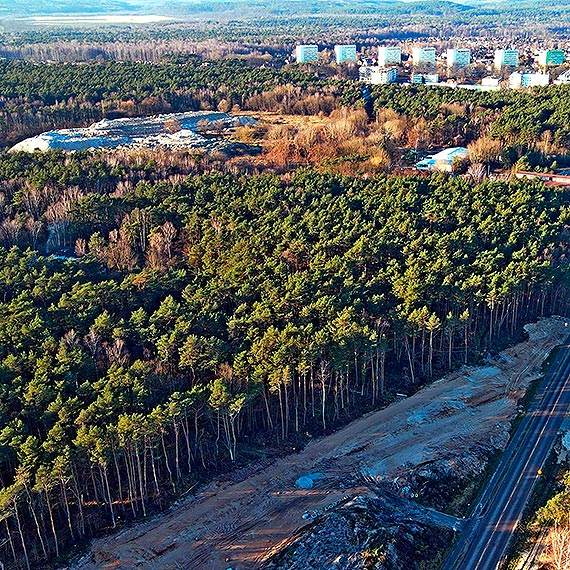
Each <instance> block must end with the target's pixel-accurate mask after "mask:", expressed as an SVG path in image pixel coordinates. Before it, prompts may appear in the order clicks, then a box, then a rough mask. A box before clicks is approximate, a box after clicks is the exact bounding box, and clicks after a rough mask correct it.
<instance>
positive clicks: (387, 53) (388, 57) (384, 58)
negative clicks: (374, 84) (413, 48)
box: [378, 46, 402, 67]
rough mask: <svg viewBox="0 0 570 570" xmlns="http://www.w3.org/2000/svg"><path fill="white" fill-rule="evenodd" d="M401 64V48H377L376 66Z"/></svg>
mask: <svg viewBox="0 0 570 570" xmlns="http://www.w3.org/2000/svg"><path fill="white" fill-rule="evenodd" d="M401 63H402V48H399V47H395V46H380V47H379V48H378V65H379V66H380V67H388V66H389V65H400V64H401Z"/></svg>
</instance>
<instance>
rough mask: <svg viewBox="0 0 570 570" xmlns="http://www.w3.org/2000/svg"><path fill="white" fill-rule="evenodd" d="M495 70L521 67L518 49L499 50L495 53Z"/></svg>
mask: <svg viewBox="0 0 570 570" xmlns="http://www.w3.org/2000/svg"><path fill="white" fill-rule="evenodd" d="M494 63H495V69H502V68H503V67H518V66H519V50H518V49H498V50H496V51H495V61H494Z"/></svg>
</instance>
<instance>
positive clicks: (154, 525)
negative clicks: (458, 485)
mask: <svg viewBox="0 0 570 570" xmlns="http://www.w3.org/2000/svg"><path fill="white" fill-rule="evenodd" d="M525 330H526V332H527V334H528V337H529V340H527V341H525V342H522V343H519V344H517V345H515V346H513V347H511V348H509V349H506V350H504V351H503V352H501V353H499V354H498V355H497V356H496V357H495V358H492V359H491V358H488V359H487V361H486V362H485V364H484V365H483V366H477V367H475V366H469V367H462V368H461V369H460V370H458V371H456V372H453V373H451V374H448V375H447V376H445V377H444V378H442V379H441V380H439V381H437V382H435V383H433V384H431V385H429V386H427V387H425V388H423V389H421V390H419V391H418V392H417V393H415V394H413V395H412V396H410V397H409V398H406V399H403V400H401V401H398V402H395V403H393V404H392V405H390V406H388V407H387V408H385V409H383V410H380V411H376V412H372V413H370V414H368V415H366V416H364V417H362V418H360V419H358V420H356V421H354V422H352V423H351V424H349V425H348V426H346V427H345V428H344V429H341V430H340V431H338V432H337V433H335V434H332V435H330V436H327V437H323V438H319V439H315V440H314V441H312V442H311V443H310V444H308V445H307V446H306V447H305V449H304V450H302V451H301V452H300V453H294V454H291V455H288V456H286V457H282V458H280V459H278V460H276V461H274V462H273V463H272V464H270V465H267V463H266V464H265V465H260V466H258V468H257V472H255V471H252V469H251V468H250V469H249V470H248V472H247V473H241V474H240V473H237V474H234V476H233V478H232V480H227V481H220V480H219V481H215V482H212V483H211V484H209V485H207V486H205V487H204V488H202V489H200V490H199V491H198V492H197V493H196V494H195V495H194V496H192V497H189V498H187V499H186V500H185V501H184V502H183V503H182V504H180V505H178V506H176V507H173V508H172V509H171V511H170V512H169V513H167V514H163V515H159V516H157V517H155V518H153V519H152V520H150V521H149V522H146V523H144V524H139V525H135V526H133V527H131V528H128V529H126V530H124V531H122V532H120V533H118V534H117V535H115V536H112V537H107V538H102V539H99V540H96V541H95V542H94V543H93V546H92V549H91V553H90V554H89V555H88V556H86V557H84V558H83V559H82V560H80V561H79V562H78V563H77V564H76V565H75V566H74V570H94V569H96V568H100V569H111V568H113V569H116V568H140V569H150V568H158V567H160V568H164V569H168V568H172V569H175V568H193V569H199V568H201V569H214V568H216V569H217V568H224V567H232V568H237V569H239V570H242V569H246V568H255V567H259V565H260V564H262V563H264V562H265V561H267V560H268V559H269V558H270V557H271V555H273V554H274V553H276V552H278V551H279V550H280V548H281V547H282V546H283V545H287V544H289V542H290V540H291V537H294V536H299V535H301V534H302V532H303V527H305V526H308V525H310V523H311V521H312V518H313V516H314V515H315V514H319V515H320V513H323V512H326V510H328V509H326V507H327V505H331V504H333V503H335V502H337V501H342V500H343V499H346V498H347V497H350V498H354V497H356V496H359V495H362V494H366V493H369V490H368V489H367V488H366V487H365V486H363V484H362V479H363V477H362V476H363V475H364V476H368V477H372V478H374V479H376V480H381V479H383V478H384V479H391V480H393V479H394V478H398V481H399V482H400V486H401V487H404V486H405V485H406V484H407V483H406V482H407V481H408V476H409V474H410V473H411V472H412V470H413V469H414V468H416V467H418V466H420V465H421V466H425V465H427V464H429V463H435V462H445V463H447V464H448V465H452V464H453V465H454V469H460V470H461V469H463V470H465V471H470V472H471V475H476V474H477V473H480V472H481V471H482V470H483V469H484V467H485V465H484V464H483V463H482V462H481V456H482V450H484V453H483V455H484V454H485V453H488V452H489V451H492V450H497V449H504V447H505V446H506V444H507V441H508V434H509V428H510V424H511V421H512V420H513V419H514V418H515V417H516V415H517V413H518V410H517V402H518V401H519V399H520V398H521V397H522V395H523V394H524V392H525V390H526V388H527V387H528V385H529V383H530V382H531V381H532V380H533V379H536V378H537V377H539V375H540V373H541V366H542V363H543V362H544V360H545V358H546V357H547V355H548V354H549V353H550V351H551V350H552V349H553V348H554V347H555V346H557V345H558V344H560V343H561V342H562V340H563V339H564V338H565V337H566V336H567V333H568V328H567V321H566V320H564V319H561V318H559V317H552V318H548V319H542V320H540V321H539V322H538V323H536V324H532V325H527V326H526V327H525ZM301 478H302V479H301ZM240 479H241V480H240ZM308 479H310V480H311V481H312V482H313V484H312V486H311V484H309V485H307V484H306V483H307V480H308ZM301 487H309V488H301ZM224 565H225V566H224Z"/></svg>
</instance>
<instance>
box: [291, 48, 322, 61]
mask: <svg viewBox="0 0 570 570" xmlns="http://www.w3.org/2000/svg"><path fill="white" fill-rule="evenodd" d="M295 59H296V60H297V63H311V62H315V61H318V60H319V48H318V46H316V45H300V46H297V47H296V48H295Z"/></svg>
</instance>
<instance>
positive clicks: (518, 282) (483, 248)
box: [0, 154, 570, 569]
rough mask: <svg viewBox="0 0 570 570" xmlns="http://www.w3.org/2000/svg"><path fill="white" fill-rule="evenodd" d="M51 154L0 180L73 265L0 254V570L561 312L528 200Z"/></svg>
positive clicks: (496, 193) (458, 182)
mask: <svg viewBox="0 0 570 570" xmlns="http://www.w3.org/2000/svg"><path fill="white" fill-rule="evenodd" d="M54 156H56V157H57V156H59V155H49V154H48V155H41V156H27V155H20V156H18V155H17V156H10V157H3V158H2V161H1V166H2V173H3V174H2V177H3V180H2V188H3V201H2V208H3V215H6V213H8V214H10V215H14V214H17V213H21V214H22V215H28V216H31V217H32V219H33V220H35V221H37V222H39V223H40V224H43V223H44V222H45V217H46V216H50V215H51V214H50V213H49V212H52V210H53V208H52V206H53V201H57V200H58V196H59V197H61V196H62V195H64V194H65V196H66V200H67V206H66V207H65V208H62V209H61V210H58V212H59V213H58V216H59V218H57V219H56V220H55V221H54V219H52V218H50V219H51V220H52V221H51V222H50V223H51V224H56V227H60V228H64V229H65V234H66V236H67V237H66V240H67V243H72V244H73V243H76V245H77V249H78V253H79V254H80V255H81V256H80V257H79V258H76V259H69V260H65V259H58V258H54V257H45V256H42V255H40V254H39V253H38V252H37V251H34V250H32V249H26V243H25V241H26V240H27V239H31V234H27V233H22V234H21V236H20V245H19V247H17V246H12V247H11V248H10V249H3V250H2V251H1V252H0V291H1V298H0V322H2V327H0V477H1V484H2V490H1V493H0V512H1V514H2V517H1V524H0V535H1V536H0V556H1V559H2V561H3V562H4V564H5V566H6V567H7V568H18V569H22V568H31V567H38V568H45V567H46V565H47V562H46V561H48V560H52V559H53V558H54V557H57V556H62V555H63V554H65V553H66V552H67V551H68V549H69V548H70V547H71V546H72V545H74V544H78V543H80V542H82V541H83V540H84V539H86V538H87V537H89V536H92V535H93V534H95V533H97V532H100V531H101V529H104V528H108V527H115V526H117V525H118V524H120V523H121V522H123V521H125V520H129V519H138V518H141V517H144V516H146V515H148V513H149V512H150V511H151V510H153V509H156V508H161V507H163V506H165V505H166V504H167V501H169V500H170V498H171V497H172V496H174V495H176V494H178V493H180V492H182V491H184V490H186V489H187V488H188V487H189V485H191V484H193V482H195V481H197V480H200V479H201V478H204V477H205V476H206V475H208V474H210V473H212V472H214V471H217V470H220V469H223V468H227V467H228V466H229V465H231V464H232V463H235V462H240V463H242V464H243V463H247V462H249V461H252V460H254V459H255V458H256V457H258V456H257V455H256V454H255V452H254V451H252V450H255V449H259V448H260V447H261V446H263V445H275V444H279V445H284V444H286V443H288V442H289V443H293V444H295V445H296V444H297V442H302V441H303V440H304V438H305V437H306V435H305V434H318V433H325V432H327V431H329V430H331V429H333V428H334V427H335V426H337V425H340V424H341V423H343V422H346V421H348V420H349V419H350V418H352V417H355V416H356V415H359V414H361V413H362V412H363V411H365V410H368V409H371V408H373V407H375V406H378V405H381V404H382V403H383V402H385V401H386V398H387V397H388V396H389V394H390V393H393V391H395V390H406V389H407V390H413V389H414V388H415V387H417V386H418V385H420V384H421V383H423V382H426V381H429V380H430V379H431V378H433V377H435V376H436V375H438V374H440V373H442V372H444V371H445V370H448V369H449V368H451V367H453V366H456V365H459V364H461V363H463V362H466V361H468V360H470V359H472V358H474V357H477V355H479V354H481V351H482V350H485V349H486V348H488V347H496V346H498V345H499V344H501V343H503V342H505V340H506V339H507V338H509V337H511V336H513V335H515V334H516V333H517V331H519V330H520V326H521V325H522V324H523V323H526V322H529V321H532V320H533V319H535V318H536V317H537V316H539V315H543V314H548V313H552V312H564V311H565V310H566V308H567V303H568V290H567V287H566V284H567V278H568V274H567V271H568V265H567V255H568V213H569V209H568V208H569V205H570V198H569V196H568V194H567V193H566V192H563V191H558V190H557V189H555V188H547V187H545V186H543V185H542V184H541V183H539V182H531V181H519V180H515V181H513V182H511V183H507V182H498V181H490V182H489V181H488V182H485V183H482V184H479V185H474V184H473V183H471V182H469V181H467V180H465V179H462V178H451V177H448V176H446V175H433V176H431V177H428V178H422V177H413V176H412V177H396V176H394V177H389V176H379V177H376V178H370V179H362V178H355V177H340V176H333V175H330V174H319V173H317V172H315V171H312V170H305V169H301V170H298V171H297V172H295V173H294V174H292V175H287V176H286V177H282V178H279V177H277V176H272V175H260V176H248V177H246V176H243V177H240V176H229V175H221V174H215V173H209V174H203V175H191V176H187V177H186V176H177V177H174V178H172V177H169V176H165V177H164V179H162V180H156V179H155V180H154V181H153V180H146V181H140V182H138V183H137V184H136V185H126V184H125V182H124V177H125V176H128V173H129V172H130V171H135V170H137V168H138V170H137V171H138V172H139V175H140V173H141V171H144V168H145V167H144V165H143V166H139V167H136V168H135V166H133V165H131V166H128V164H127V163H126V162H125V163H122V164H114V165H113V166H110V164H109V163H107V162H105V161H104V160H100V159H98V158H97V157H96V156H92V157H91V158H89V157H88V156H87V155H83V154H81V155H76V156H70V157H68V158H67V159H66V160H65V161H62V160H53V163H52V162H51V160H52V158H53V157H54ZM50 157H51V158H50ZM109 160H111V159H109ZM38 161H39V162H38ZM38 165H39V166H38ZM150 171H152V172H155V175H156V172H157V169H156V168H154V169H153V168H150V167H149V172H150ZM94 172H97V173H99V174H98V175H95V174H94ZM18 173H19V174H18ZM70 180H74V183H75V184H76V185H77V186H76V191H74V192H71V193H70V192H69V191H68V190H69V182H70ZM98 182H100V183H98ZM38 184H41V185H40V187H39V189H40V190H41V188H48V189H49V192H46V193H42V192H39V190H38V187H37V185H38ZM34 188H36V190H38V193H37V195H36V194H34V193H33V192H31V190H33V189H34ZM30 196H36V197H38V196H39V197H38V199H37V200H30ZM50 208H52V209H51V210H50ZM52 213H53V212H52ZM57 224H60V226H57ZM54 231H55V230H54V229H53V228H52V231H50V234H49V235H51V234H53V232H54ZM62 231H63V230H62ZM49 235H48V234H44V233H42V232H41V231H40V232H39V234H38V236H37V244H38V245H37V247H41V249H42V250H43V248H44V247H45V243H46V240H49ZM125 258H128V263H124V260H125Z"/></svg>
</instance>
